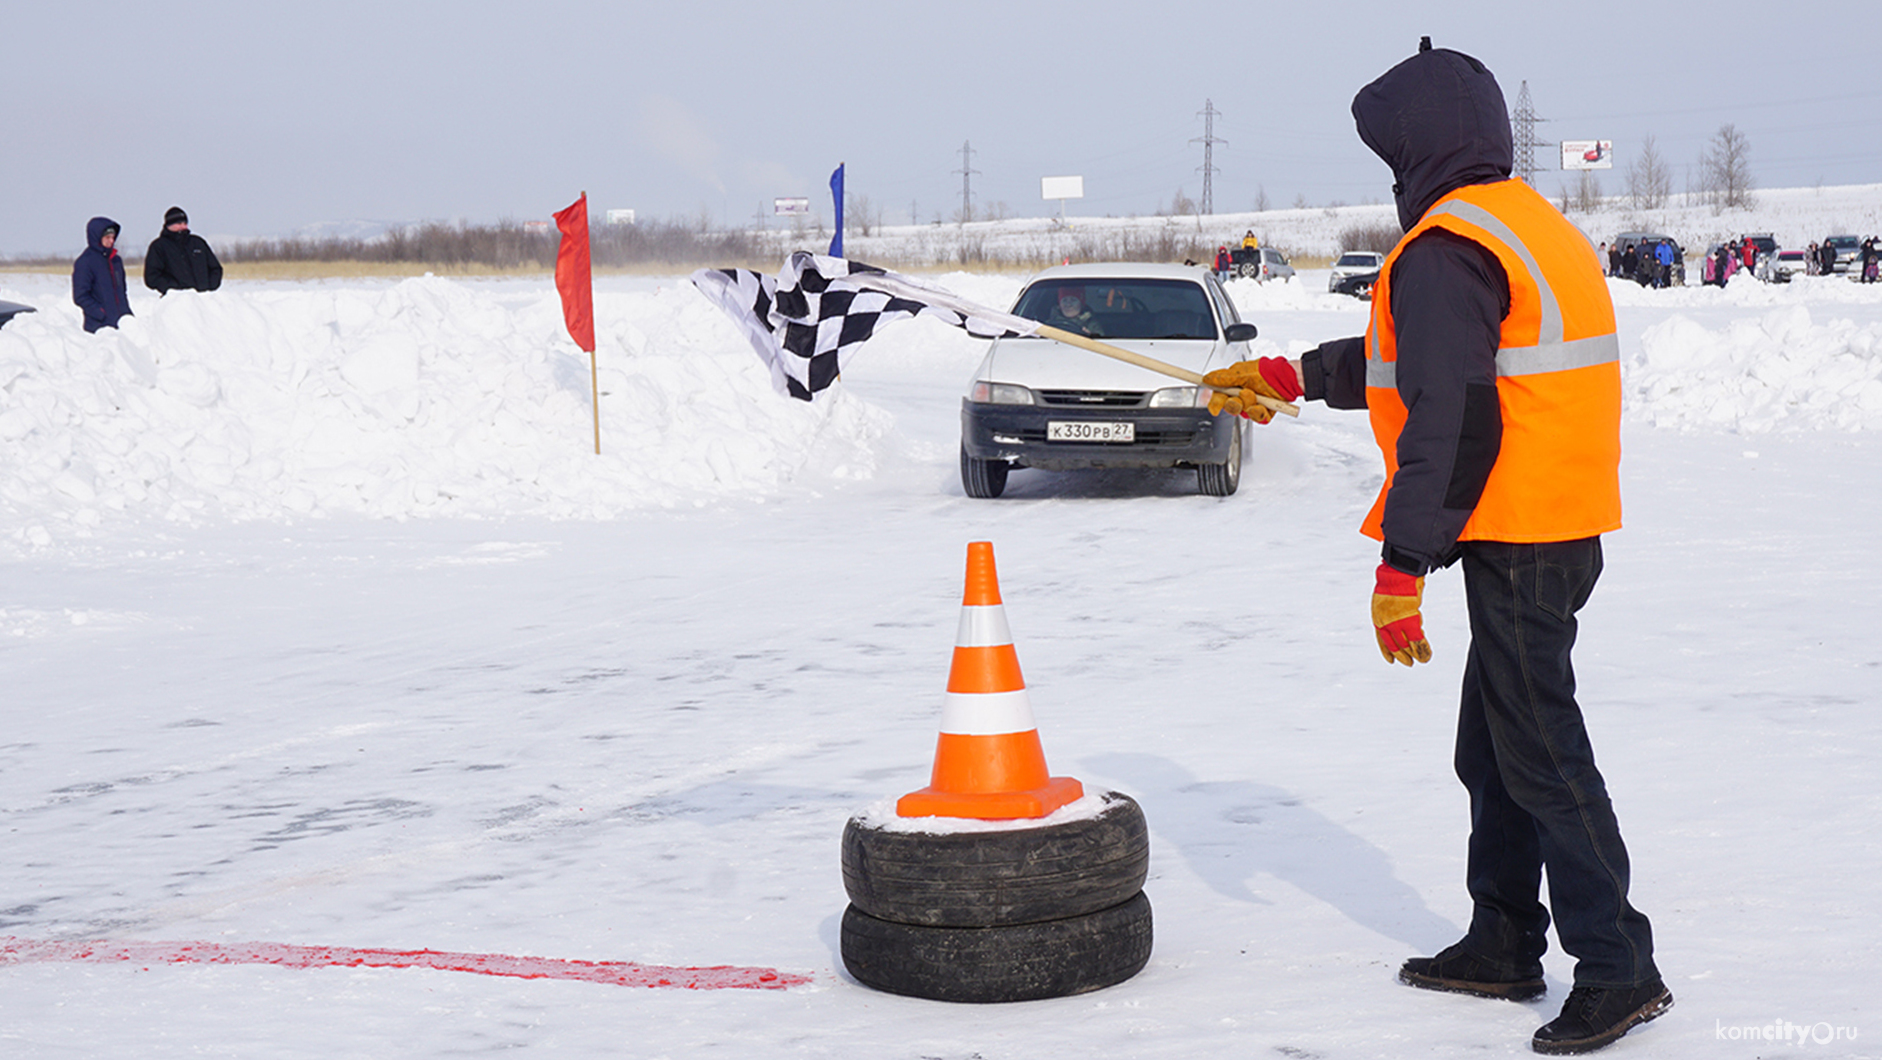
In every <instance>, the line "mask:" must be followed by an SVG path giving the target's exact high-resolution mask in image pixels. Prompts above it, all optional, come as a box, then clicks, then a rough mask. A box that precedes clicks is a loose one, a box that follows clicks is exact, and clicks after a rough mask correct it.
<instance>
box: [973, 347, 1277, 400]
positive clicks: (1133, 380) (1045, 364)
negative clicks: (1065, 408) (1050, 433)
mask: <svg viewBox="0 0 1882 1060" xmlns="http://www.w3.org/2000/svg"><path fill="white" fill-rule="evenodd" d="M1111 345H1113V346H1118V347H1121V348H1123V349H1126V350H1129V351H1131V352H1132V353H1141V354H1143V355H1144V356H1146V357H1155V358H1156V359H1157V360H1159V361H1164V362H1167V363H1169V364H1173V365H1175V366H1177V367H1179V368H1187V369H1189V370H1190V371H1192V372H1207V371H1210V370H1212V369H1215V368H1220V367H1222V366H1224V365H1226V364H1229V363H1230V362H1232V361H1233V360H1235V359H1236V357H1237V356H1238V355H1246V353H1247V351H1246V350H1240V349H1239V348H1238V347H1232V346H1230V345H1229V344H1228V343H1226V342H1223V341H1220V340H1215V341H1210V340H1205V339H1155V340H1151V339H1119V340H1116V341H1115V342H1112V343H1111ZM974 379H976V380H982V379H984V380H990V381H992V382H996V383H1017V384H1019V385H1021V386H1027V387H1032V388H1034V389H1047V390H1160V389H1162V388H1164V387H1169V386H1182V385H1183V382H1182V380H1180V379H1175V378H1172V377H1170V376H1167V375H1164V374H1162V373H1160V372H1153V371H1151V370H1150V369H1148V368H1139V367H1138V366H1136V365H1134V364H1130V363H1127V362H1125V361H1120V360H1116V359H1114V358H1111V357H1106V356H1104V355H1103V354H1099V353H1092V352H1091V351H1090V350H1084V349H1080V348H1078V347H1076V346H1068V345H1066V344H1065V343H1063V342H1054V341H1053V340H1051V339H1040V338H1022V339H999V340H996V341H995V342H994V343H993V345H992V346H991V347H989V348H988V350H987V356H986V357H985V359H983V360H982V361H981V362H980V367H979V368H978V369H976V370H975V372H974Z"/></svg>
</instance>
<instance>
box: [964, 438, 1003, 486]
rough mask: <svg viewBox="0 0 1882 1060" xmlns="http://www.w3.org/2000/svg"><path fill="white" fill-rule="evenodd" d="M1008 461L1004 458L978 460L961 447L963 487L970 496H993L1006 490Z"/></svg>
mask: <svg viewBox="0 0 1882 1060" xmlns="http://www.w3.org/2000/svg"><path fill="white" fill-rule="evenodd" d="M1006 472H1007V463H1006V461H1004V460H976V459H974V458H973V457H971V456H968V455H967V447H966V446H962V447H961V488H962V489H965V490H966V491H967V495H968V496H969V497H981V498H992V497H998V496H999V495H1000V494H1002V493H1004V492H1006Z"/></svg>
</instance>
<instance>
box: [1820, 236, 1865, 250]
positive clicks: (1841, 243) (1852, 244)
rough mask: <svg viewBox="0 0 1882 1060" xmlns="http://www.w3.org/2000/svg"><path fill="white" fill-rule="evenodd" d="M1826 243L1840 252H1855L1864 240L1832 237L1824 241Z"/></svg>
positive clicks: (1853, 237)
mask: <svg viewBox="0 0 1882 1060" xmlns="http://www.w3.org/2000/svg"><path fill="white" fill-rule="evenodd" d="M1824 242H1825V243H1828V244H1829V245H1831V246H1833V247H1835V248H1836V249H1838V250H1855V249H1856V247H1857V246H1858V245H1860V244H1861V242H1862V240H1860V239H1857V238H1856V237H1855V236H1831V237H1830V238H1828V239H1826V240H1824Z"/></svg>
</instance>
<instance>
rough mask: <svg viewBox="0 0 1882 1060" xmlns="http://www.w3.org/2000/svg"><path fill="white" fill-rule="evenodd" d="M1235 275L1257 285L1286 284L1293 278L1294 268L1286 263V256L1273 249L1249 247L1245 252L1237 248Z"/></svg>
mask: <svg viewBox="0 0 1882 1060" xmlns="http://www.w3.org/2000/svg"><path fill="white" fill-rule="evenodd" d="M1235 275H1237V276H1240V277H1242V278H1244V279H1250V280H1254V281H1255V282H1257V283H1266V282H1268V281H1269V280H1280V281H1282V282H1286V281H1288V280H1292V279H1293V278H1294V266H1293V265H1291V264H1289V263H1288V260H1287V255H1286V254H1283V253H1281V252H1280V251H1278V250H1275V249H1274V248H1273V247H1258V248H1256V247H1251V248H1249V249H1248V250H1245V251H1244V250H1240V249H1239V248H1238V252H1237V254H1236V257H1235Z"/></svg>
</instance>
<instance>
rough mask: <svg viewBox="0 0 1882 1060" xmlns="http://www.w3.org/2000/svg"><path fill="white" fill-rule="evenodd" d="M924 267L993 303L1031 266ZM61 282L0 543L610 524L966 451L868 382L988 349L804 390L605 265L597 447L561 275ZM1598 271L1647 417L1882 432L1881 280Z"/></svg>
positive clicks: (15, 343) (860, 371)
mask: <svg viewBox="0 0 1882 1060" xmlns="http://www.w3.org/2000/svg"><path fill="white" fill-rule="evenodd" d="M1323 277H1324V274H1317V273H1312V272H1310V273H1308V274H1304V275H1303V276H1302V277H1301V278H1299V279H1297V280H1296V281H1295V282H1293V283H1289V284H1272V283H1271V284H1266V285H1258V284H1255V283H1253V282H1252V281H1245V280H1236V281H1232V282H1231V283H1230V284H1229V285H1228V287H1229V290H1230V292H1231V294H1232V296H1233V297H1234V298H1235V299H1236V301H1237V303H1238V305H1239V306H1240V307H1241V309H1242V311H1243V314H1244V316H1245V317H1247V318H1248V319H1251V320H1255V321H1256V322H1257V323H1258V324H1260V326H1261V327H1262V331H1263V341H1264V342H1278V343H1280V345H1281V347H1283V348H1289V349H1299V348H1304V347H1305V346H1306V345H1309V344H1311V343H1312V342H1318V341H1321V340H1324V339H1325V338H1327V337H1328V336H1329V335H1330V334H1339V333H1345V332H1344V331H1343V330H1340V329H1344V328H1347V327H1349V326H1351V323H1352V322H1351V321H1349V320H1343V321H1342V322H1341V323H1340V324H1339V325H1337V328H1336V330H1333V331H1329V327H1334V326H1333V325H1330V324H1329V322H1328V320H1327V315H1328V313H1330V312H1335V311H1337V312H1339V313H1341V314H1344V315H1345V316H1348V317H1350V316H1351V315H1352V310H1353V307H1354V306H1355V303H1353V302H1352V301H1351V300H1350V299H1344V298H1338V297H1335V296H1330V295H1327V294H1326V293H1325V292H1324V290H1323V286H1324V285H1323V282H1322V281H1323ZM932 279H933V282H937V283H939V284H940V285H941V286H943V287H946V288H948V289H950V290H954V291H956V292H958V293H960V294H962V295H964V296H965V297H968V298H970V299H973V300H975V301H978V302H983V303H986V304H990V305H995V306H1000V307H1005V306H1007V305H1009V304H1010V303H1011V301H1012V299H1013V297H1014V296H1015V295H1016V294H1017V292H1018V290H1019V287H1020V285H1021V284H1022V283H1023V277H1019V276H1011V275H981V274H970V273H958V272H957V273H949V274H945V275H941V276H936V277H933V278H932ZM64 283H65V281H64V279H63V277H53V276H42V277H31V278H14V279H10V280H9V281H8V283H7V284H3V285H0V299H9V300H16V301H24V302H27V303H29V304H34V305H37V306H38V307H39V311H38V312H36V313H32V314H26V315H23V316H20V317H17V318H15V319H14V320H13V321H12V322H11V323H10V324H8V325H7V326H6V327H4V328H0V460H4V462H5V465H4V466H5V471H4V473H0V540H7V539H11V540H12V541H14V542H15V543H17V544H22V545H26V546H29V547H30V546H38V545H44V544H47V543H49V542H50V541H52V540H54V539H60V538H68V537H73V536H85V535H87V534H89V533H90V532H91V531H92V530H93V528H96V527H99V526H101V525H103V524H104V523H106V522H108V521H112V520H114V519H152V518H154V519H168V520H173V521H182V522H196V521H203V520H244V519H256V518H263V519H291V518H300V517H308V516H326V515H339V514H353V515H365V516H369V517H375V518H395V519H403V518H409V517H422V516H453V517H467V516H468V517H480V516H537V517H549V518H578V519H605V518H609V517H611V516H613V515H616V514H618V513H622V512H626V511H631V510H637V509H647V508H662V507H675V506H697V505H705V504H714V503H723V502H726V501H729V500H732V499H750V498H759V499H762V498H765V497H770V496H776V495H780V494H782V493H784V492H786V491H789V490H794V489H815V488H818V487H819V486H822V485H827V484H831V483H835V482H840V481H853V480H857V479H866V478H870V477H872V476H874V475H876V474H877V473H878V472H879V470H880V469H881V468H882V467H883V466H884V463H885V461H886V460H888V459H890V458H891V457H894V458H895V459H898V460H900V459H914V460H917V461H922V462H928V463H933V462H935V461H937V460H942V459H951V458H952V455H953V453H952V448H953V447H952V443H951V440H949V441H948V442H947V444H946V445H945V447H944V448H945V451H944V452H943V451H941V450H939V449H937V444H938V443H936V442H935V441H934V440H932V439H926V440H917V439H916V438H915V435H914V434H911V433H910V432H911V431H916V428H917V427H918V426H921V425H909V426H907V427H904V428H899V429H898V428H897V427H896V426H895V424H894V421H893V419H892V418H891V417H890V416H889V415H888V414H887V413H885V412H883V411H882V410H881V409H879V408H878V407H877V406H875V405H873V404H871V403H870V402H869V401H867V400H865V398H866V397H867V396H868V395H870V394H871V393H872V392H875V393H881V392H882V388H883V387H884V386H898V387H899V386H912V387H914V388H916V390H915V391H914V392H916V393H920V394H924V395H927V394H932V395H933V402H932V406H933V408H934V410H935V411H934V417H935V420H934V422H935V423H941V422H942V421H943V420H947V419H949V418H950V417H951V415H952V413H951V411H950V410H951V408H952V406H953V404H954V403H955V401H956V400H957V396H958V393H959V390H958V384H959V383H960V382H961V381H963V380H964V378H965V376H966V373H967V371H968V370H969V369H970V368H971V366H972V364H973V362H974V361H975V360H977V359H978V356H979V350H980V347H979V345H978V344H976V343H974V342H972V341H971V340H968V339H965V338H964V337H963V336H962V335H961V333H960V332H958V331H955V330H953V329H949V328H946V327H944V326H942V325H939V324H932V323H929V322H923V321H916V322H910V323H907V324H902V325H898V326H897V327H896V328H895V329H891V330H890V331H889V332H887V333H886V334H885V336H884V337H882V338H878V339H877V340H875V341H874V342H872V343H871V348H870V349H868V350H867V351H865V357H866V358H867V363H866V364H864V363H861V362H859V363H858V364H857V365H856V366H855V368H856V373H855V378H854V380H853V382H855V383H856V385H850V386H845V385H839V386H837V387H835V388H833V389H832V390H831V391H829V392H827V393H826V394H825V395H824V396H822V397H820V398H819V399H818V400H817V401H816V402H815V403H804V402H798V401H791V400H788V399H784V398H781V397H780V396H778V395H777V394H775V393H774V392H773V391H772V390H771V388H770V385H769V381H768V377H767V376H766V374H765V371H764V369H763V367H762V366H761V365H760V364H759V363H758V360H757V358H755V357H754V356H752V354H751V351H750V349H749V347H748V346H747V345H746V343H745V341H744V339H743V338H742V337H741V336H740V335H739V334H738V333H737V332H736V331H735V330H734V329H733V327H732V325H731V323H730V322H729V321H727V320H726V319H725V318H724V317H723V316H722V315H721V314H720V312H719V311H718V310H717V309H716V308H714V307H713V306H711V305H710V304H709V303H707V302H706V301H705V299H703V298H701V297H700V296H699V295H698V294H697V292H695V291H694V290H693V289H692V287H691V285H690V284H688V283H687V282H686V281H685V280H684V279H679V278H675V279H666V280H657V281H656V280H634V281H631V282H625V281H623V282H617V283H616V284H615V287H616V288H617V289H613V290H610V289H607V285H605V284H604V288H603V289H602V290H601V291H598V292H597V295H596V320H597V322H598V326H599V329H600V333H599V339H600V346H601V351H602V356H601V359H600V364H601V373H600V384H601V391H602V398H601V419H602V424H601V434H602V448H603V455H601V456H596V455H595V454H594V452H593V409H592V405H591V403H590V397H589V393H590V384H589V368H588V358H587V357H586V356H585V355H583V354H582V353H581V352H580V351H578V350H576V349H575V348H574V346H573V344H572V343H570V342H569V340H568V338H567V335H566V333H565V332H564V330H563V325H562V318H561V311H560V305H559V302H558V300H557V298H556V295H555V292H554V290H553V288H552V286H551V285H550V284H549V283H548V282H547V280H546V279H534V280H521V279H519V280H507V281H462V282H458V281H451V280H445V279H440V278H435V277H424V278H420V279H412V280H406V281H402V282H392V281H382V280H361V281H349V282H342V283H331V282H316V283H298V284H296V283H233V284H230V285H229V286H227V287H225V288H224V289H223V290H221V291H218V292H215V293H214V294H209V295H201V294H195V293H192V292H184V293H181V294H173V295H171V296H169V297H166V298H162V299H158V298H155V297H153V296H149V295H148V294H146V293H144V292H136V293H134V294H133V296H132V298H133V303H132V304H133V307H134V308H135V310H136V313H137V315H136V316H134V317H130V318H127V319H126V320H125V321H124V324H123V327H122V328H121V329H119V330H116V331H111V330H107V331H104V332H101V333H99V334H97V335H87V334H85V332H84V331H83V330H82V328H81V326H80V320H79V315H78V312H77V310H76V309H75V308H74V307H73V306H72V305H71V304H70V301H69V295H67V294H65V287H64ZM623 287H628V288H632V289H620V288H623ZM1611 289H1612V290H1613V292H1614V297H1615V301H1616V303H1617V305H1618V306H1619V308H1620V312H1621V321H1622V329H1621V341H1622V349H1623V351H1624V356H1625V358H1626V360H1625V363H1624V370H1625V373H1626V382H1627V388H1628V414H1629V415H1630V416H1631V417H1633V418H1634V419H1635V421H1636V422H1645V423H1648V424H1652V425H1657V426H1665V427H1673V428H1679V429H1727V430H1736V431H1746V432H1762V431H1776V430H1834V431H1856V430H1873V429H1877V428H1882V285H1878V286H1863V285H1858V284H1853V283H1849V282H1847V281H1845V280H1841V279H1831V278H1820V279H1819V278H1808V279H1802V280H1799V281H1798V282H1795V283H1792V284H1789V285H1783V286H1767V285H1764V284H1760V283H1757V282H1756V281H1754V280H1751V279H1749V278H1743V279H1739V280H1736V281H1734V282H1733V284H1732V285H1731V287H1730V288H1729V289H1726V290H1719V289H1716V288H1706V287H1690V288H1684V289H1675V290H1670V291H1649V290H1645V289H1642V288H1640V287H1638V286H1636V285H1634V284H1631V283H1624V282H1615V283H1613V284H1612V285H1611ZM859 395H861V396H859ZM943 405H945V406H947V407H946V408H942V407H941V406H943ZM924 407H926V406H924ZM925 425H926V426H933V425H932V424H925ZM947 429H948V428H947V427H946V426H945V424H943V425H942V426H941V427H940V428H939V430H941V431H942V432H944V433H945V431H946V430H947ZM917 433H918V431H917ZM930 433H933V432H932V431H931V432H930ZM938 474H940V472H939V471H938ZM941 477H943V478H945V477H946V476H945V475H941Z"/></svg>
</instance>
